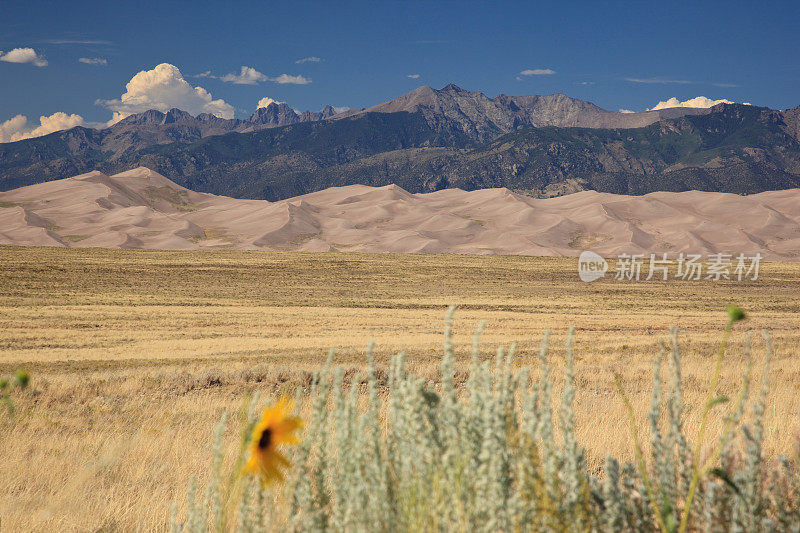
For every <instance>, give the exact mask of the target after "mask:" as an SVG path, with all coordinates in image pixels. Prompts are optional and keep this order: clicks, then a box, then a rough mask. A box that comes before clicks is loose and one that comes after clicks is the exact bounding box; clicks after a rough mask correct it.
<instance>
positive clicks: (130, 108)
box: [95, 63, 233, 125]
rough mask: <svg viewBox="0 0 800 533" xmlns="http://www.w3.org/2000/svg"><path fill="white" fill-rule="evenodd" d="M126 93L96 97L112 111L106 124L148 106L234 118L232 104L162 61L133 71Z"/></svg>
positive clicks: (99, 102) (149, 107)
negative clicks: (134, 73) (192, 82)
mask: <svg viewBox="0 0 800 533" xmlns="http://www.w3.org/2000/svg"><path fill="white" fill-rule="evenodd" d="M125 89H126V90H125V93H124V94H122V96H120V97H119V98H117V99H114V100H97V101H96V102H95V103H97V104H100V105H103V106H105V107H107V108H108V109H110V110H111V111H113V112H114V116H113V118H112V119H111V120H110V121H109V123H108V124H109V125H111V124H114V123H115V122H118V121H120V120H122V119H123V118H125V117H127V116H128V115H132V114H133V113H141V112H142V111H147V110H148V109H157V110H159V111H162V112H165V111H169V110H170V109H172V108H173V107H177V108H180V109H182V110H184V111H187V112H188V113H191V114H193V115H197V114H199V113H211V114H212V115H215V116H218V117H221V118H233V106H232V105H230V104H228V103H226V102H225V100H222V99H219V100H214V99H213V98H212V96H211V93H209V92H208V91H206V90H205V89H203V88H202V87H192V86H191V85H190V84H189V82H187V81H186V80H185V79H183V76H182V75H181V71H180V70H179V69H178V67H176V66H175V65H170V64H169V63H161V64H160V65H157V66H156V67H155V68H153V69H152V70H143V71H141V72H139V73H138V74H136V75H135V76H134V77H133V78H131V81H129V82H128V84H127V85H126V86H125Z"/></svg>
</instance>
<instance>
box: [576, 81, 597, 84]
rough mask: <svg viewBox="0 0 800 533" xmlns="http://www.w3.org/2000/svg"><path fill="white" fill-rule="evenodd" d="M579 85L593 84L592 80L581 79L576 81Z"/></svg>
mask: <svg viewBox="0 0 800 533" xmlns="http://www.w3.org/2000/svg"><path fill="white" fill-rule="evenodd" d="M578 84H579V85H594V82H593V81H581V82H578Z"/></svg>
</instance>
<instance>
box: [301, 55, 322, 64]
mask: <svg viewBox="0 0 800 533" xmlns="http://www.w3.org/2000/svg"><path fill="white" fill-rule="evenodd" d="M320 61H322V59H321V58H319V57H316V56H311V57H304V58H303V59H298V60H297V61H295V64H297V65H301V64H303V63H319V62H320Z"/></svg>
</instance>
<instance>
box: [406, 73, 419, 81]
mask: <svg viewBox="0 0 800 533" xmlns="http://www.w3.org/2000/svg"><path fill="white" fill-rule="evenodd" d="M406 78H411V79H412V80H418V79H419V74H409V75H407V76H406Z"/></svg>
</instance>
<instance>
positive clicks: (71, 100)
mask: <svg viewBox="0 0 800 533" xmlns="http://www.w3.org/2000/svg"><path fill="white" fill-rule="evenodd" d="M112 4H116V3H114V2H109V3H101V2H80V1H70V2H53V3H41V2H20V1H7V2H5V3H4V6H3V8H2V12H3V13H2V15H3V16H2V18H0V50H2V51H3V53H8V52H9V51H11V50H13V49H15V48H32V49H33V51H34V52H35V54H36V56H35V58H34V57H32V56H29V55H28V56H26V55H25V54H23V53H19V52H18V53H17V54H16V55H15V56H11V59H12V60H14V61H27V62H17V63H15V62H7V61H0V123H3V121H6V120H7V119H11V118H12V117H14V116H16V115H18V114H22V115H25V116H27V118H28V119H29V124H28V126H29V127H32V126H35V125H36V124H38V117H39V116H40V115H50V114H52V113H55V112H64V113H67V114H78V115H80V117H81V118H82V119H83V120H85V121H87V122H106V121H108V120H109V119H111V117H112V110H113V109H114V108H115V106H116V108H117V109H118V110H119V109H121V110H122V113H123V114H124V113H126V112H128V111H131V110H135V109H136V107H135V106H127V107H126V105H127V104H126V105H122V104H121V103H120V101H119V99H120V96H121V95H122V94H123V93H125V92H126V89H125V85H126V83H128V82H129V81H130V80H131V78H132V77H133V76H134V75H135V74H136V73H137V72H140V71H146V70H151V69H153V68H154V67H155V66H156V65H158V64H161V63H169V64H172V65H174V66H175V67H177V69H179V71H180V75H182V76H183V79H185V81H186V83H187V84H188V85H191V87H190V89H191V88H193V87H198V86H199V87H202V88H204V89H205V90H206V91H207V93H209V96H208V98H207V99H208V100H210V101H217V100H223V101H224V102H223V104H224V105H223V104H219V105H218V106H217V107H216V108H214V109H225V110H229V111H228V112H230V111H232V112H233V113H235V115H236V116H237V117H242V118H243V117H246V116H249V115H250V114H251V113H252V111H253V110H254V109H255V107H256V104H257V102H258V101H259V100H260V99H261V98H263V97H270V98H273V99H276V100H279V101H285V102H287V103H288V104H289V105H291V106H292V107H294V108H296V109H300V110H304V109H311V110H318V109H320V108H321V107H322V106H324V105H325V104H331V105H334V106H350V107H367V106H370V105H374V104H377V103H379V102H382V101H385V100H388V99H391V98H393V97H395V96H399V95H400V94H403V93H405V92H408V91H409V90H411V89H413V88H415V87H417V86H419V85H422V84H428V85H431V86H433V87H435V88H439V87H442V86H444V85H446V84H447V83H451V82H452V83H456V84H457V85H459V86H461V87H463V88H465V89H469V90H479V91H483V92H484V93H486V94H487V95H489V96H495V95H497V94H499V93H505V94H550V93H554V92H561V93H565V94H567V95H569V96H572V97H575V98H580V99H584V100H589V101H591V102H594V103H595V104H597V105H599V106H601V107H604V108H607V109H613V110H617V109H620V108H625V109H632V110H637V111H639V110H644V109H646V108H648V107H652V106H653V105H655V104H656V103H657V102H659V101H662V100H666V99H668V98H670V97H677V98H679V99H681V100H684V99H688V98H692V97H695V96H700V95H702V96H707V97H710V98H712V99H721V98H725V99H729V100H733V101H737V102H742V101H744V102H751V103H753V104H756V105H764V106H769V107H773V108H778V109H784V108H788V107H794V106H796V105H800V55H799V54H798V51H799V50H800V31H798V27H800V2H797V1H792V2H769V3H756V2H697V4H702V5H695V4H696V2H691V3H676V2H663V1H662V2H641V3H640V2H636V3H615V2H612V3H600V2H546V3H541V4H537V3H533V2H497V3H489V2H486V3H484V2H480V3H472V2H470V3H464V2H458V3H456V2H419V3H416V2H403V3H400V2H268V3H266V2H265V3H261V2H259V3H250V2H238V3H235V4H223V3H221V2H219V3H209V2H202V1H199V2H185V3H184V2H168V1H160V2H148V1H136V2H126V3H121V5H112ZM309 57H311V58H319V61H306V62H303V63H297V61H298V60H300V59H302V58H309ZM80 58H86V59H88V60H94V59H99V60H100V62H101V63H102V61H103V60H104V61H105V64H104V65H103V64H88V63H82V62H79V59H80ZM44 62H46V63H47V65H46V66H37V65H36V63H38V64H39V65H43V64H44ZM242 66H246V67H250V68H252V69H254V70H255V71H257V73H258V74H254V75H253V76H252V77H253V79H252V80H251V81H253V82H254V84H241V83H239V84H237V83H232V82H231V81H228V82H226V81H223V79H222V78H223V77H224V76H225V75H226V74H240V73H241V67H242ZM525 70H539V71H545V70H550V71H553V72H554V73H552V74H530V75H521V74H520V73H521V72H522V71H525ZM205 72H209V76H207V77H203V78H197V77H193V76H196V75H198V74H202V73H205ZM283 74H286V75H288V76H292V78H287V77H283V78H281V75H283ZM170 75H174V72H173V73H171V74H170ZM409 75H418V76H419V77H418V78H409V77H408V76H409ZM296 76H302V78H296ZM228 79H229V80H235V79H236V78H235V77H229V78H228ZM304 80H305V81H308V80H310V81H309V82H307V83H303V84H298V83H296V82H298V81H300V82H303V81H304ZM634 80H638V81H634ZM173 81H174V80H173ZM238 81H242V80H241V79H239V80H238ZM279 81H284V82H285V81H294V82H295V83H279ZM142 90H143V91H144V93H143V94H144V104H143V105H145V104H146V103H147V102H148V100H147V98H150V96H151V95H149V94H147V90H148V89H147V87H144V88H143V89H142ZM140 96H141V95H140ZM152 97H153V98H154V100H153V101H158V98H159V94H158V93H157V91H156V94H154V95H152ZM109 101H111V102H109ZM114 101H116V104H115V103H114ZM103 102H105V103H103ZM201 103H202V102H201ZM195 104H197V102H195ZM219 106H222V107H219ZM225 106H229V107H225ZM212 108H213V107H212ZM197 109H199V108H197ZM204 109H211V108H204ZM34 123H36V124H34Z"/></svg>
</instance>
